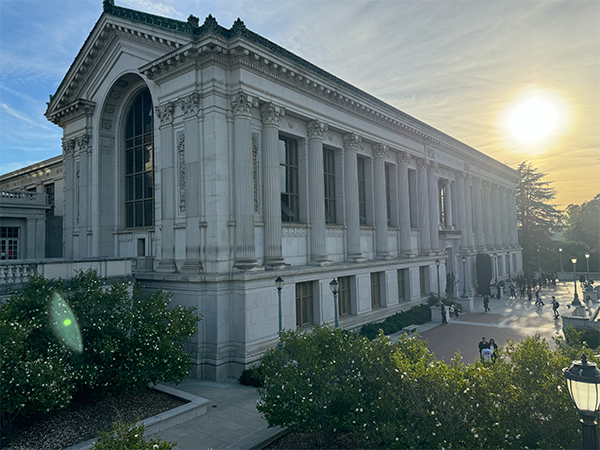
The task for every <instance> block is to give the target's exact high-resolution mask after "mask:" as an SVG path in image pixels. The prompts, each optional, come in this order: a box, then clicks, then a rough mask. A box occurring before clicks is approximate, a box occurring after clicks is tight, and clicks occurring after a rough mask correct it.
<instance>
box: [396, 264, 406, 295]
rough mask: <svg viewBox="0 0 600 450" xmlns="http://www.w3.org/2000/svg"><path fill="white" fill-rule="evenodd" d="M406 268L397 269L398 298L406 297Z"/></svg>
mask: <svg viewBox="0 0 600 450" xmlns="http://www.w3.org/2000/svg"><path fill="white" fill-rule="evenodd" d="M407 270H408V269H398V300H405V299H406V273H407Z"/></svg>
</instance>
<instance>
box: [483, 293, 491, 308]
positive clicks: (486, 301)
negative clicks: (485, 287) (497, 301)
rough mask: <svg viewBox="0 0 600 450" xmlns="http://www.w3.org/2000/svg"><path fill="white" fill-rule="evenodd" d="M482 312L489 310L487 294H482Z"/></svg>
mask: <svg viewBox="0 0 600 450" xmlns="http://www.w3.org/2000/svg"><path fill="white" fill-rule="evenodd" d="M483 308H484V310H483V312H488V311H489V310H490V298H489V297H488V296H487V295H484V296H483Z"/></svg>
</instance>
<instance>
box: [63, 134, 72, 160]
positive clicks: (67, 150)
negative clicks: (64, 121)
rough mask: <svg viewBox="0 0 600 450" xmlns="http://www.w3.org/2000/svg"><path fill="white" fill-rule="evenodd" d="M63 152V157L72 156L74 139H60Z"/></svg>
mask: <svg viewBox="0 0 600 450" xmlns="http://www.w3.org/2000/svg"><path fill="white" fill-rule="evenodd" d="M62 147H63V153H64V154H65V157H67V158H69V157H71V156H73V152H74V151H75V139H65V138H63V140H62Z"/></svg>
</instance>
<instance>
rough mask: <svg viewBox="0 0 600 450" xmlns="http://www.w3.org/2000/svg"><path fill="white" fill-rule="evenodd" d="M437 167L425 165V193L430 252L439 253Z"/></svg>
mask: <svg viewBox="0 0 600 450" xmlns="http://www.w3.org/2000/svg"><path fill="white" fill-rule="evenodd" d="M437 170H438V165H437V163H436V162H434V161H430V162H429V164H428V165H427V184H428V186H427V193H428V195H429V233H430V235H431V238H430V240H431V250H432V251H434V252H439V251H440V231H439V230H440V229H439V224H440V209H439V204H440V199H439V195H440V193H439V189H438V181H437Z"/></svg>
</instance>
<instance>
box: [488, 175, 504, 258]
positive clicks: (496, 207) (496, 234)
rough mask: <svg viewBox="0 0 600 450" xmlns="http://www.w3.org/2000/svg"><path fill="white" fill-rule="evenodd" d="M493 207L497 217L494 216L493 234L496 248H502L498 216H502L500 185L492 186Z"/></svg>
mask: <svg viewBox="0 0 600 450" xmlns="http://www.w3.org/2000/svg"><path fill="white" fill-rule="evenodd" d="M490 203H491V207H492V211H495V213H496V215H495V216H494V215H493V214H492V233H493V235H494V241H493V242H494V248H499V247H500V245H501V244H500V242H501V236H500V218H499V217H498V215H499V214H500V212H499V211H500V208H499V205H498V185H496V184H492V193H491V202H490Z"/></svg>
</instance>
